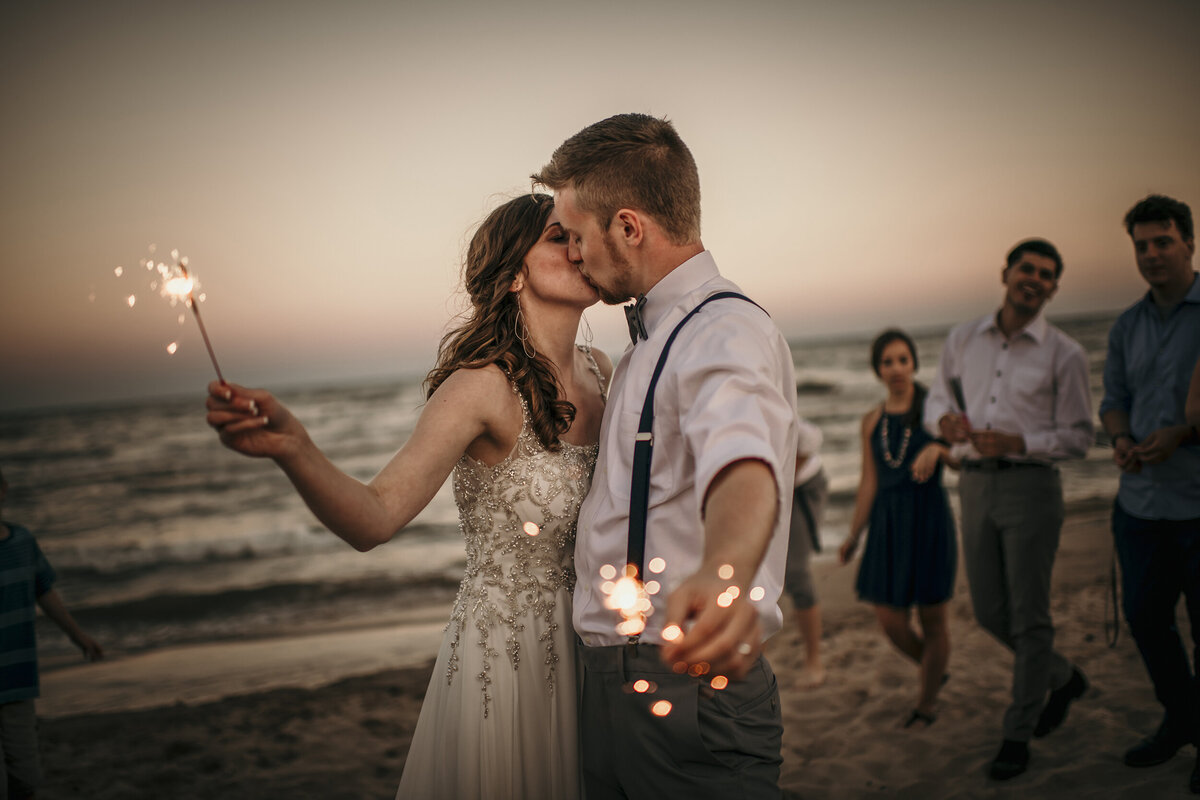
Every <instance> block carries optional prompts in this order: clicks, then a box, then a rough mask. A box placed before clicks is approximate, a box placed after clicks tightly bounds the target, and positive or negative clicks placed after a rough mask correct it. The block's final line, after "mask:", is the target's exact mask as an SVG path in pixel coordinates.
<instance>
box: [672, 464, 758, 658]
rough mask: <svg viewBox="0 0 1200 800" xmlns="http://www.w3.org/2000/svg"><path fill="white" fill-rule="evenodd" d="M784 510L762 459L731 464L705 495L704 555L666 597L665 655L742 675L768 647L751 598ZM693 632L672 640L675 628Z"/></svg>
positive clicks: (720, 473) (716, 478)
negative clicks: (775, 528)
mask: <svg viewBox="0 0 1200 800" xmlns="http://www.w3.org/2000/svg"><path fill="white" fill-rule="evenodd" d="M778 509H779V496H778V491H777V488H776V481H775V475H774V473H773V472H772V470H771V467H770V466H769V465H767V464H766V463H765V462H763V461H760V460H758V459H742V460H740V461H735V462H733V463H731V464H729V465H727V466H726V467H724V468H723V469H722V470H721V471H720V472H718V473H717V476H716V477H715V478H713V480H712V482H711V483H710V484H709V486H708V490H707V492H706V494H705V501H704V508H703V517H704V559H703V561H702V562H701V564H700V568H699V569H698V570H696V572H695V573H693V574H692V575H691V576H690V577H688V578H687V579H685V580H684V581H683V582H682V583H681V584H679V586H678V587H676V589H675V590H674V591H673V592H671V594H670V596H669V597H668V598H667V608H666V612H667V613H666V627H665V629H664V635H663V638H664V639H668V643H667V644H666V646H665V647H664V648H663V660H664V661H666V662H667V663H669V664H678V663H681V662H682V663H684V664H686V665H688V666H689V667H690V666H691V665H693V664H699V663H701V662H707V663H708V665H709V668H710V670H711V672H710V674H711V675H725V676H726V677H728V678H731V679H736V678H740V677H741V676H743V675H744V674H745V673H746V671H747V670H748V669H749V668H750V666H751V665H752V664H753V663H754V661H755V659H757V658H758V655H759V652H760V651H761V650H762V626H761V624H760V622H759V616H758V609H757V608H756V607H755V603H754V602H753V601H752V599H751V597H750V592H751V589H752V588H753V583H752V582H753V579H754V575H755V573H756V572H757V571H758V567H759V565H760V564H761V563H762V560H763V556H764V555H765V554H766V552H767V546H768V544H770V541H771V535H772V531H773V529H774V527H775V523H776V517H777V515H778ZM734 587H735V588H734ZM689 622H690V623H691V627H690V628H687V634H686V635H684V634H680V635H679V636H678V637H677V638H674V639H670V638H669V637H670V633H669V631H672V630H674V628H672V626H675V627H677V628H678V629H679V630H681V631H682V630H683V629H684V628H685V623H689Z"/></svg>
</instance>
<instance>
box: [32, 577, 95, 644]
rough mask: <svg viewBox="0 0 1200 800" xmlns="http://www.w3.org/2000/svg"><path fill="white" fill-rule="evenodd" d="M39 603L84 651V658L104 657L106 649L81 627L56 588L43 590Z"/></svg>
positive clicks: (48, 615)
mask: <svg viewBox="0 0 1200 800" xmlns="http://www.w3.org/2000/svg"><path fill="white" fill-rule="evenodd" d="M37 604H38V605H39V606H41V609H42V611H43V612H45V614H46V616H47V617H49V618H50V620H51V621H52V622H53V623H54V624H55V625H57V626H58V627H59V628H61V629H62V632H63V633H65V634H66V635H67V637H68V638H69V639H70V640H71V641H72V642H74V643H75V646H76V647H78V648H79V649H80V650H82V651H83V657H84V658H86V659H87V660H88V661H99V660H100V659H102V658H104V649H103V648H102V647H100V645H99V643H97V642H96V640H95V639H93V638H92V637H91V636H88V635H87V633H86V632H84V630H83V628H81V627H79V623H77V622H76V621H75V618H74V617H73V616H71V612H70V611H68V610H67V606H66V604H65V603H63V600H62V596H61V595H59V593H58V591H57V590H56V589H50V590H49V591H46V592H43V593H42V595H41V597H39V598H38V599H37Z"/></svg>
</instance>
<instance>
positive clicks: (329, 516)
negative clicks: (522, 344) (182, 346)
mask: <svg viewBox="0 0 1200 800" xmlns="http://www.w3.org/2000/svg"><path fill="white" fill-rule="evenodd" d="M494 371H495V373H496V374H494V375H493V374H489V372H490V371H489V370H487V369H480V370H459V371H458V372H455V373H454V374H452V375H451V376H450V377H449V378H447V379H446V381H445V382H444V383H442V385H441V386H439V387H438V389H437V391H436V392H434V394H433V396H432V397H430V399H429V402H428V403H427V404H426V406H425V408H424V410H423V411H422V412H421V416H420V419H419V420H418V421H417V425H416V428H415V429H414V430H413V434H412V436H411V437H410V438H409V440H408V441H407V442H405V444H404V446H403V447H401V448H400V450H399V452H397V453H396V455H395V456H393V457H392V459H391V461H389V462H388V463H387V465H386V466H384V468H383V469H382V470H380V472H379V474H378V475H376V476H375V477H374V478H372V479H371V481H370V482H369V483H362V482H361V481H359V480H357V479H355V478H352V477H351V476H349V475H347V474H346V473H344V472H342V471H341V470H340V469H338V468H337V467H336V466H334V464H333V463H332V462H331V461H330V460H329V459H328V458H327V457H326V456H325V454H324V453H322V452H321V450H320V449H319V448H318V447H317V446H316V445H315V444H314V443H313V441H312V439H311V438H309V435H308V432H307V431H306V430H305V429H304V426H303V425H301V424H300V423H299V422H298V421H297V420H296V419H295V418H294V417H293V416H292V415H291V413H290V412H288V410H287V409H286V408H285V407H284V406H283V405H282V404H281V403H279V401H278V400H276V399H275V398H274V397H273V396H272V395H271V394H270V393H269V392H266V391H263V390H259V389H246V388H244V387H240V386H233V385H227V384H220V383H215V382H214V383H212V384H210V386H209V392H210V396H209V398H208V409H209V411H208V423H209V425H211V426H212V427H213V428H215V429H216V430H217V431H218V433H219V434H220V437H221V441H222V443H223V444H225V445H226V446H227V447H229V448H230V449H232V450H236V451H237V452H240V453H243V454H245V455H251V456H265V457H269V458H272V459H273V460H274V461H275V462H276V463H277V464H278V465H279V467H280V469H282V470H283V472H284V474H286V475H287V476H288V479H289V480H291V482H292V484H293V485H294V486H295V487H296V491H297V492H299V494H300V496H301V497H302V498H303V499H304V502H305V503H306V504H307V505H308V507H309V508H310V509H311V510H312V512H313V514H314V515H316V517H317V519H319V520H320V521H321V523H322V524H324V525H325V527H327V528H328V529H329V530H330V531H332V532H333V533H335V534H336V535H338V536H340V537H341V538H342V539H344V540H346V541H347V542H348V543H350V544H351V545H352V546H353V547H355V548H356V549H358V550H370V549H371V548H373V547H375V546H377V545H380V544H383V543H384V542H386V541H388V540H390V539H391V538H392V537H393V536H394V535H395V533H396V531H398V530H400V529H401V528H403V527H404V526H405V525H407V524H408V523H409V522H411V521H412V520H413V518H414V517H416V515H417V514H418V513H420V511H421V510H422V509H423V508H425V506H426V505H428V504H429V501H430V500H432V499H433V496H434V495H435V494H436V493H437V491H438V489H439V488H441V486H442V484H443V483H444V482H445V480H446V477H447V476H448V475H449V474H450V471H451V470H452V469H453V468H454V465H455V464H456V463H457V462H458V460H459V459H460V458H461V457H462V455H463V453H464V452H466V450H467V448H468V447H469V446H470V445H471V443H472V442H474V441H475V440H476V439H478V438H480V437H482V436H484V435H485V433H487V432H488V431H489V430H490V429H492V428H493V427H494V420H495V419H496V415H497V413H498V412H497V402H496V399H497V392H498V391H499V392H503V394H501V395H500V396H501V397H510V396H511V389H509V388H508V384H507V382H506V379H505V378H504V377H503V375H502V374H501V373H499V370H494ZM498 387H499V388H498ZM227 392H228V393H231V396H226V393H227ZM250 411H253V412H254V413H250Z"/></svg>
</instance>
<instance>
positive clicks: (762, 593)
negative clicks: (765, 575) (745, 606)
mask: <svg viewBox="0 0 1200 800" xmlns="http://www.w3.org/2000/svg"><path fill="white" fill-rule="evenodd" d="M766 596H767V590H766V589H764V588H763V587H761V586H755V587H754V588H753V589H751V590H750V599H751V600H753V601H754V602H756V603H757V602H758V601H759V600H762V599H763V598H764V597H766Z"/></svg>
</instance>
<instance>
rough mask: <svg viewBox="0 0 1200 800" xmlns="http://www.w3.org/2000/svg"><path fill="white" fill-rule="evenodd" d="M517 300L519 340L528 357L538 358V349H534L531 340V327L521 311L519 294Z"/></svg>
mask: <svg viewBox="0 0 1200 800" xmlns="http://www.w3.org/2000/svg"><path fill="white" fill-rule="evenodd" d="M516 302H517V341H518V342H520V343H521V349H522V350H523V351H525V355H526V357H528V358H536V357H537V351H536V350H534V349H533V344H532V343H531V342H530V341H529V339H530V337H529V328H528V327H526V325H525V315H524V314H523V313H522V312H521V296H520V295H519V294H518V295H517V298H516Z"/></svg>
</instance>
